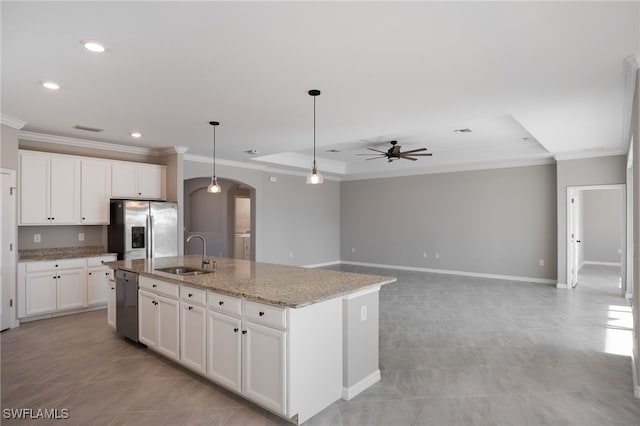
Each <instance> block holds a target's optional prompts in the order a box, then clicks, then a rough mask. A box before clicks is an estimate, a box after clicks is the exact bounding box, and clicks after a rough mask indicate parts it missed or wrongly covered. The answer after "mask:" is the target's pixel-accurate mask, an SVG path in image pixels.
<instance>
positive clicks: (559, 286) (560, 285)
mask: <svg viewBox="0 0 640 426" xmlns="http://www.w3.org/2000/svg"><path fill="white" fill-rule="evenodd" d="M556 288H563V289H565V290H568V289H569V284H564V283H557V284H556Z"/></svg>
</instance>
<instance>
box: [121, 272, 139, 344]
mask: <svg viewBox="0 0 640 426" xmlns="http://www.w3.org/2000/svg"><path fill="white" fill-rule="evenodd" d="M116 330H117V332H118V333H119V334H120V335H122V336H124V337H127V338H129V339H131V340H133V341H134V342H137V341H138V274H136V273H135V272H129V271H125V270H122V269H118V270H116Z"/></svg>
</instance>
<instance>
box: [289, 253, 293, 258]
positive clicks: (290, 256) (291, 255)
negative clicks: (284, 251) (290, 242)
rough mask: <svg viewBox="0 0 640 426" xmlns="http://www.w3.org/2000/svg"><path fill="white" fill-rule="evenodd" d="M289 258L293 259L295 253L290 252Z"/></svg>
mask: <svg viewBox="0 0 640 426" xmlns="http://www.w3.org/2000/svg"><path fill="white" fill-rule="evenodd" d="M289 258H290V259H291V258H293V252H292V251H290V252H289Z"/></svg>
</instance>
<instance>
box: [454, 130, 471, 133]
mask: <svg viewBox="0 0 640 426" xmlns="http://www.w3.org/2000/svg"><path fill="white" fill-rule="evenodd" d="M471 132H472V130H471V129H456V130H454V131H453V133H471Z"/></svg>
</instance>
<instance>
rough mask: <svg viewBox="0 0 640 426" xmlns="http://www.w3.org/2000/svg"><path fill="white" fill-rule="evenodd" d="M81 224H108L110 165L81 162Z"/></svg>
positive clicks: (103, 162) (107, 163)
mask: <svg viewBox="0 0 640 426" xmlns="http://www.w3.org/2000/svg"><path fill="white" fill-rule="evenodd" d="M81 174H82V179H81V181H82V191H81V193H82V200H81V201H82V223H85V224H98V225H100V224H108V223H109V199H110V198H111V163H110V162H108V161H89V160H82V172H81Z"/></svg>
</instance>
